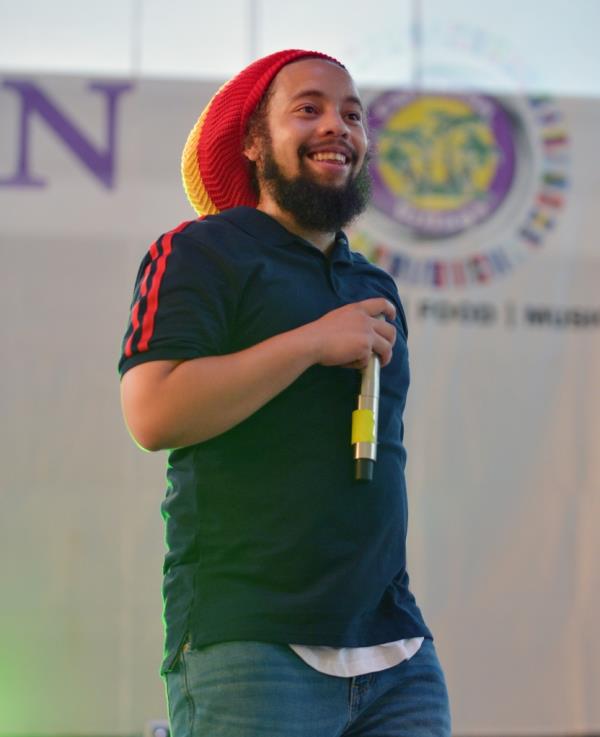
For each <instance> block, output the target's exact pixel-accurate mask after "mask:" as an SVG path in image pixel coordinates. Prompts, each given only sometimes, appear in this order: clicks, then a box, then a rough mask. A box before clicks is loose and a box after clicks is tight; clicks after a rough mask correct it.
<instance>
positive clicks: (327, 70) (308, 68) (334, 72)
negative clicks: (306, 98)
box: [271, 59, 359, 98]
mask: <svg viewBox="0 0 600 737" xmlns="http://www.w3.org/2000/svg"><path fill="white" fill-rule="evenodd" d="M330 87H335V88H337V89H338V90H339V92H341V93H343V94H344V96H352V97H356V98H358V97H359V95H358V92H357V91H356V86H355V84H354V80H353V79H352V77H351V76H350V75H349V74H348V72H347V71H346V69H344V67H342V66H340V65H339V64H336V63H335V62H333V61H328V60H327V59H300V60H299V61H294V62H292V63H291V64H286V66H284V67H283V69H281V70H280V71H279V72H278V74H277V75H276V76H275V78H274V80H273V82H272V89H271V92H272V94H273V95H277V96H281V97H286V98H292V97H294V96H296V95H297V94H298V93H300V92H302V91H303V90H319V89H323V90H326V89H328V88H330Z"/></svg>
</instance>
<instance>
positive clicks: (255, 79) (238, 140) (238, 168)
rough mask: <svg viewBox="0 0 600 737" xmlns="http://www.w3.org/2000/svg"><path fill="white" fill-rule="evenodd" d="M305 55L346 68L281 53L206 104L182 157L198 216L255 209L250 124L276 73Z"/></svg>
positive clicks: (255, 64)
mask: <svg viewBox="0 0 600 737" xmlns="http://www.w3.org/2000/svg"><path fill="white" fill-rule="evenodd" d="M303 58H316V59H325V60H327V61H332V62H334V63H336V64H338V65H339V66H341V67H343V64H340V62H339V61H337V59H334V58H333V57H331V56H327V54H322V53H320V52H318V51H301V50H300V49H288V50H286V51H277V52H275V53H274V54H270V55H269V56H265V57H263V58H262V59H257V60H256V61H255V62H253V63H252V64H250V66H248V67H246V68H245V69H243V70H242V71H241V72H240V73H239V74H238V75H237V76H235V77H234V78H233V79H231V80H230V81H229V82H227V83H225V84H224V85H223V86H222V87H221V88H220V89H219V90H218V92H217V93H216V94H215V95H214V96H213V98H212V99H211V100H210V102H209V103H208V105H207V106H206V107H205V108H204V111H203V113H202V114H201V115H200V117H199V118H198V121H197V122H196V125H195V126H194V127H193V128H192V131H191V133H190V135H189V136H188V139H187V142H186V144H185V148H184V149H183V155H182V158H181V174H182V177H183V186H184V189H185V192H186V194H187V196H188V199H189V201H190V202H191V204H192V207H193V208H194V210H196V212H197V213H198V215H215V214H216V213H218V212H220V211H221V210H226V209H228V208H230V207H237V206H239V205H247V206H249V207H256V204H257V200H256V195H255V194H254V191H253V189H252V186H251V178H250V165H249V162H248V161H247V159H246V158H245V157H244V155H243V153H242V150H243V147H244V139H245V136H246V133H247V128H248V122H249V120H250V118H251V116H252V113H253V112H254V111H255V110H256V107H257V105H258V104H259V102H260V101H261V100H262V98H263V96H264V94H265V92H266V91H267V89H268V87H269V85H270V84H271V82H272V81H273V79H274V77H275V75H276V74H277V73H278V72H279V71H280V70H281V69H282V68H283V67H284V66H285V65H286V64H290V63H291V62H293V61H298V60H299V59H303Z"/></svg>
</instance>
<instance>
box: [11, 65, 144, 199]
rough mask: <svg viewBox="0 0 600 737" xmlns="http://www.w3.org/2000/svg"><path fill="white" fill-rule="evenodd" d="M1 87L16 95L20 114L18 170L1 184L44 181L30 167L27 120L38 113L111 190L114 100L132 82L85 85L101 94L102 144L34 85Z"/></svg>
mask: <svg viewBox="0 0 600 737" xmlns="http://www.w3.org/2000/svg"><path fill="white" fill-rule="evenodd" d="M3 86H4V87H6V88H8V89H10V90H13V91H14V92H15V93H16V94H17V95H19V98H20V101H21V116H20V121H19V130H18V134H19V145H18V160H17V169H16V171H15V172H14V173H13V174H12V175H11V176H9V177H7V178H3V179H0V187H44V186H45V185H46V184H47V182H46V181H45V180H44V179H40V178H39V177H35V176H34V175H33V174H32V173H31V169H30V159H29V152H30V147H31V128H30V122H31V119H32V117H33V116H34V115H38V116H39V117H40V118H41V119H42V120H43V121H44V122H45V123H46V125H47V126H49V127H50V128H51V129H52V131H53V132H54V133H55V134H56V135H57V136H58V137H59V138H60V139H61V141H62V142H63V143H64V144H65V145H66V146H67V148H69V149H70V150H71V152H72V153H74V154H75V156H76V157H77V158H78V159H79V161H80V162H81V163H82V164H83V165H84V166H85V167H86V168H87V169H88V170H89V171H90V173H91V174H93V175H94V176H95V177H96V179H98V180H99V181H100V182H101V183H102V184H103V185H104V186H105V187H106V188H107V189H112V187H113V186H114V178H115V150H116V146H115V138H116V111H117V100H118V98H119V95H121V94H122V93H123V92H127V91H128V90H130V89H131V88H132V87H133V85H132V84H129V83H126V82H119V83H114V84H110V83H99V82H93V83H92V84H90V85H89V87H88V89H90V90H93V91H94V92H100V93H102V94H103V95H104V99H105V131H106V144H105V146H103V147H96V146H95V145H94V144H93V143H92V142H91V141H90V140H89V138H88V137H86V136H85V135H84V133H83V132H82V131H81V130H80V129H79V128H78V126H77V125H75V123H73V122H72V121H71V120H69V118H68V117H67V114H66V113H65V112H63V111H62V110H61V109H60V108H59V107H58V106H57V105H56V103H54V102H52V100H51V99H50V98H49V97H48V95H47V94H46V93H45V92H43V90H41V89H40V87H38V86H37V85H35V84H33V83H32V82H25V81H17V80H6V81H5V82H4V83H3Z"/></svg>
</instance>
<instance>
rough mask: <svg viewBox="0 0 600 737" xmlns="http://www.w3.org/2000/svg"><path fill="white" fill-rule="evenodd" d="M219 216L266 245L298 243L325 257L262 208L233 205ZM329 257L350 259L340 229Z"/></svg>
mask: <svg viewBox="0 0 600 737" xmlns="http://www.w3.org/2000/svg"><path fill="white" fill-rule="evenodd" d="M220 217H223V218H225V220H228V221H229V222H230V223H231V224H232V225H235V226H236V227H237V228H240V230H243V231H244V232H246V233H248V235H250V236H252V237H253V238H256V239H257V240H259V241H261V242H262V243H264V244H265V245H267V246H289V245H291V244H293V243H299V244H302V245H303V246H306V247H308V248H309V249H311V250H314V251H316V252H317V253H319V254H321V255H323V257H324V258H327V256H325V254H323V252H322V251H320V250H319V249H318V248H317V247H316V246H315V245H313V244H312V243H309V241H307V240H305V239H304V238H301V237H300V236H298V235H295V234H294V233H290V231H289V230H287V229H286V228H284V227H283V225H281V223H279V222H277V220H275V219H274V218H272V217H271V216H270V215H267V213H265V212H262V210H257V209H256V208H254V207H245V206H241V207H233V208H231V209H230V210H223V211H222V212H221V213H220ZM329 258H330V260H331V261H351V256H350V248H349V246H348V239H347V237H346V235H345V233H344V232H343V231H341V230H340V231H338V233H336V236H335V243H334V246H333V248H332V250H331V252H330V255H329Z"/></svg>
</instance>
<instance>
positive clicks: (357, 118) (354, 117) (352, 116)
mask: <svg viewBox="0 0 600 737" xmlns="http://www.w3.org/2000/svg"><path fill="white" fill-rule="evenodd" d="M348 117H349V118H350V120H353V121H355V122H357V123H360V121H361V120H362V115H361V114H360V113H348Z"/></svg>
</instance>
